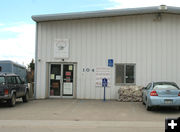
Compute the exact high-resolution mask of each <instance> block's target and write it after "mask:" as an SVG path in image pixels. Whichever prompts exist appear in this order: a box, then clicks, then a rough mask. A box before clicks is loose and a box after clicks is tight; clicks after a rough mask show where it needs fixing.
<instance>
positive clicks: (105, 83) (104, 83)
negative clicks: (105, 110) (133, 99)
mask: <svg viewBox="0 0 180 132" xmlns="http://www.w3.org/2000/svg"><path fill="white" fill-rule="evenodd" d="M107 85H108V81H107V78H103V79H102V87H104V101H106V87H107Z"/></svg>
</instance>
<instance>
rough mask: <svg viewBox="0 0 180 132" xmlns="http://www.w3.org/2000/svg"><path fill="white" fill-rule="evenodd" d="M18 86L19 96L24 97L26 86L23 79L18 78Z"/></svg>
mask: <svg viewBox="0 0 180 132" xmlns="http://www.w3.org/2000/svg"><path fill="white" fill-rule="evenodd" d="M16 81H17V86H18V87H19V96H23V95H24V93H25V88H24V84H22V81H21V79H20V78H19V76H16Z"/></svg>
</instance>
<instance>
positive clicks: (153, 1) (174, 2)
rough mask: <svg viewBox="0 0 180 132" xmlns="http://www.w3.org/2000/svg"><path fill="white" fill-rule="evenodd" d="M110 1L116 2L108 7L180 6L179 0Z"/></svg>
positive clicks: (111, 0) (110, 0)
mask: <svg viewBox="0 0 180 132" xmlns="http://www.w3.org/2000/svg"><path fill="white" fill-rule="evenodd" d="M109 2H112V3H114V6H112V7H109V8H107V9H120V8H135V7H148V6H159V5H167V6H177V7H180V1H178V0H129V1H128V0H109Z"/></svg>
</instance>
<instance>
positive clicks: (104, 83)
mask: <svg viewBox="0 0 180 132" xmlns="http://www.w3.org/2000/svg"><path fill="white" fill-rule="evenodd" d="M107 85H108V80H107V78H103V79H102V87H107Z"/></svg>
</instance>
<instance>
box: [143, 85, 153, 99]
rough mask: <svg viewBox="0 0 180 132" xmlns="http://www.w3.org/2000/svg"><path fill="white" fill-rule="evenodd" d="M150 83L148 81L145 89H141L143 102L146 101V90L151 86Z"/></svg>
mask: <svg viewBox="0 0 180 132" xmlns="http://www.w3.org/2000/svg"><path fill="white" fill-rule="evenodd" d="M151 85H152V83H149V84H148V85H147V87H145V89H144V90H143V100H144V102H146V98H147V94H148V90H149V89H150V88H151Z"/></svg>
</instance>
